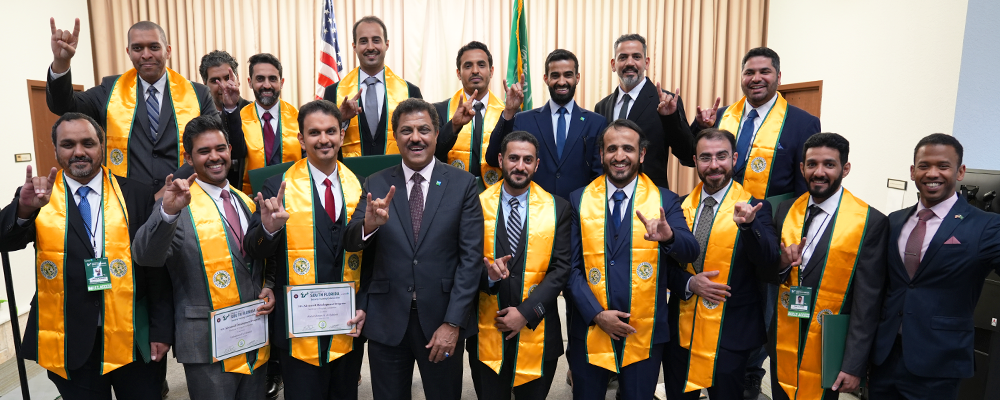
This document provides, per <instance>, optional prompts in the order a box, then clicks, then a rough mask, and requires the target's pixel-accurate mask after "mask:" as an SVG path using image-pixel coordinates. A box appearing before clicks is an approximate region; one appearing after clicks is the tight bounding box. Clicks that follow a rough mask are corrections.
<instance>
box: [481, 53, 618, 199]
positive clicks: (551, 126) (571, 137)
mask: <svg viewBox="0 0 1000 400" xmlns="http://www.w3.org/2000/svg"><path fill="white" fill-rule="evenodd" d="M543 79H544V80H545V84H546V85H547V86H548V87H549V95H550V96H551V99H549V101H548V102H547V103H545V105H543V106H541V107H539V108H536V109H534V110H528V111H522V112H519V113H517V114H516V115H514V118H513V119H510V114H511V111H513V110H517V109H519V108H520V107H521V101H523V100H524V96H523V94H521V95H516V96H513V103H511V104H507V109H508V110H511V111H506V110H505V111H504V115H503V116H502V117H501V118H500V121H499V122H498V126H497V128H496V129H494V132H501V134H499V135H491V136H490V146H489V148H487V149H486V162H487V163H489V164H490V166H492V167H495V168H499V167H500V164H495V163H496V162H497V160H499V159H500V158H499V154H500V144H501V143H502V142H503V139H504V137H506V136H507V134H509V133H510V132H513V131H527V132H528V133H530V134H532V135H535V138H536V139H538V143H539V144H540V146H541V147H540V148H539V150H538V161H539V164H538V173H537V174H535V183H538V184H539V185H540V186H541V187H542V188H544V189H545V190H547V191H548V192H549V193H552V194H554V195H556V196H559V197H562V198H564V199H569V194H570V192H572V191H574V190H576V189H579V188H581V187H583V186H586V185H587V183H589V182H590V181H592V180H593V179H594V178H595V177H597V176H598V175H600V174H601V160H600V154H599V152H598V146H596V144H595V142H596V141H597V136H598V135H599V134H600V133H601V130H602V129H604V127H605V126H607V120H606V119H604V117H602V116H601V115H600V114H597V113H594V112H591V111H588V110H584V109H583V108H582V107H580V106H578V105H577V104H576V101H574V100H573V96H574V95H575V94H576V85H577V83H578V82H579V81H580V63H579V61H577V58H576V55H574V54H573V53H571V52H570V51H568V50H562V49H558V50H554V51H552V52H551V53H549V55H548V57H546V58H545V78H543ZM514 86H519V84H515V85H514ZM511 91H515V92H520V89H519V88H513V89H512V90H508V96H507V101H508V103H510V102H511V101H512V96H510V95H509V94H510V92H511Z"/></svg>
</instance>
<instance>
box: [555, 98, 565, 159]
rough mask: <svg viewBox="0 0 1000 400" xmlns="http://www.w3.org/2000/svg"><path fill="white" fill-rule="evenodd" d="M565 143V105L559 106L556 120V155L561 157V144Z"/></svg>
mask: <svg viewBox="0 0 1000 400" xmlns="http://www.w3.org/2000/svg"><path fill="white" fill-rule="evenodd" d="M565 145H566V107H559V120H558V121H557V122H556V153H557V154H556V155H558V156H559V158H562V153H563V146H565Z"/></svg>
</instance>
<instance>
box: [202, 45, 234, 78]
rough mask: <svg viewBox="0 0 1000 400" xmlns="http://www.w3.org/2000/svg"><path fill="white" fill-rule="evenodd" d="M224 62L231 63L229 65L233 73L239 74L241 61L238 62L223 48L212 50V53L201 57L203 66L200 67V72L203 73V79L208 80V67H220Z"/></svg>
mask: <svg viewBox="0 0 1000 400" xmlns="http://www.w3.org/2000/svg"><path fill="white" fill-rule="evenodd" d="M222 64H229V67H230V68H232V69H233V73H234V74H237V75H239V72H237V71H239V70H238V69H237V68H239V66H240V63H238V62H236V59H235V58H233V56H231V55H229V53H227V52H225V51H222V50H212V52H211V53H208V54H205V55H204V56H202V57H201V66H199V67H198V72H200V73H201V80H203V81H205V82H208V69H209V68H215V67H218V66H220V65H222Z"/></svg>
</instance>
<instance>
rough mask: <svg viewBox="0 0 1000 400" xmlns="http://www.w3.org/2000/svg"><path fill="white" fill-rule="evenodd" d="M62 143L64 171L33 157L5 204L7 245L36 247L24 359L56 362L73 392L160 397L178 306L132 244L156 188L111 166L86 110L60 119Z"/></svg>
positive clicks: (54, 369)
mask: <svg viewBox="0 0 1000 400" xmlns="http://www.w3.org/2000/svg"><path fill="white" fill-rule="evenodd" d="M52 144H53V145H54V146H55V156H56V160H57V161H58V162H59V166H60V167H61V168H62V169H61V170H59V171H56V169H55V168H52V170H51V171H46V172H47V173H45V174H44V175H39V176H37V177H33V176H32V174H31V166H30V165H29V166H28V167H27V177H26V179H25V181H24V186H22V187H20V188H19V189H18V191H17V193H16V194H15V195H14V201H13V202H11V204H10V205H8V206H7V207H4V209H3V211H0V221H2V222H3V224H2V226H3V227H4V228H3V231H2V232H0V243H3V245H2V246H0V250H3V251H15V250H20V249H23V248H25V247H26V246H27V245H28V244H29V243H31V242H34V243H35V249H36V261H35V266H34V267H33V268H34V269H35V271H36V284H37V293H36V295H35V297H34V298H33V299H32V301H31V311H30V314H29V315H28V326H29V327H31V328H29V329H27V330H26V331H25V336H24V343H23V345H22V347H21V348H22V350H23V351H24V354H23V355H24V358H27V359H30V360H36V361H38V364H39V365H41V366H42V367H43V368H45V369H47V370H48V371H49V372H48V375H49V379H50V380H51V381H52V382H53V383H54V384H55V385H56V388H58V389H59V393H60V394H62V396H63V397H65V398H78V397H76V396H81V397H79V398H110V397H111V390H112V388H113V389H114V391H115V393H116V394H117V395H118V397H119V398H130V399H131V398H134V399H159V398H160V378H159V376H158V375H159V373H158V372H159V370H160V368H159V366H161V365H163V363H162V361H163V358H164V356H165V355H166V353H167V349H168V348H169V343H172V342H173V310H172V309H171V308H170V304H167V303H169V298H167V299H166V300H164V299H162V298H161V297H160V296H161V295H162V294H164V292H165V291H169V289H166V290H162V289H163V288H162V284H163V283H164V279H165V278H166V277H165V276H164V275H162V274H157V271H156V270H155V269H147V268H146V267H144V266H141V265H139V264H138V263H134V262H133V260H132V254H131V249H130V245H131V238H132V237H134V236H135V234H136V231H138V229H139V226H140V224H141V221H142V220H144V219H145V218H146V216H148V215H149V214H150V213H151V212H152V208H153V191H152V190H150V189H149V187H148V186H146V185H144V184H142V183H139V182H136V181H133V180H130V179H126V178H122V177H118V176H111V175H110V173H109V172H108V170H107V169H106V168H103V167H101V161H102V160H103V159H104V154H103V152H104V131H103V130H102V129H101V127H100V126H99V125H98V124H97V122H96V121H94V120H93V119H91V118H90V117H88V116H86V115H83V114H80V113H66V114H64V115H63V116H62V117H61V118H59V120H58V121H56V123H55V125H53V127H52ZM122 221H132V223H131V224H128V223H123V222H122ZM95 269H96V270H97V271H96V273H95V272H94V270H95ZM101 277H105V279H106V281H105V282H98V284H96V285H95V284H93V279H91V278H97V279H100V278H101ZM147 310H148V311H147ZM147 315H148V317H147ZM150 359H152V360H154V361H157V362H160V363H159V364H157V363H149V361H150Z"/></svg>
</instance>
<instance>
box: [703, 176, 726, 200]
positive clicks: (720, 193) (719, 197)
mask: <svg viewBox="0 0 1000 400" xmlns="http://www.w3.org/2000/svg"><path fill="white" fill-rule="evenodd" d="M732 185H733V180H732V179H730V180H729V183H728V184H727V185H726V187H724V188H722V189H719V191H718V192H715V194H708V192H706V191H705V185H701V201H702V202H704V201H705V198H707V197H709V196H711V197H712V198H713V199H715V204H722V200H724V199H725V198H726V192H728V191H729V187H730V186H732Z"/></svg>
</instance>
